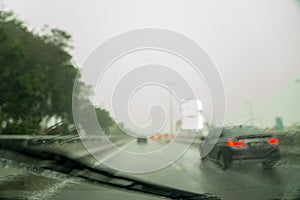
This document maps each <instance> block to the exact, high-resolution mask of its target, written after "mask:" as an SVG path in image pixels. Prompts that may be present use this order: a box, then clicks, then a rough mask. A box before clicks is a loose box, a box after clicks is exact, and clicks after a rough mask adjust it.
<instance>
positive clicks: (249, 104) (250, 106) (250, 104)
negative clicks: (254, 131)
mask: <svg viewBox="0 0 300 200" xmlns="http://www.w3.org/2000/svg"><path fill="white" fill-rule="evenodd" d="M247 105H248V106H249V113H250V120H251V125H252V126H253V120H254V118H253V107H252V103H251V102H250V101H248V102H247Z"/></svg>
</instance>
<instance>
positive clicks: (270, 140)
mask: <svg viewBox="0 0 300 200" xmlns="http://www.w3.org/2000/svg"><path fill="white" fill-rule="evenodd" d="M269 144H271V145H278V144H279V140H278V139H277V138H270V139H269Z"/></svg>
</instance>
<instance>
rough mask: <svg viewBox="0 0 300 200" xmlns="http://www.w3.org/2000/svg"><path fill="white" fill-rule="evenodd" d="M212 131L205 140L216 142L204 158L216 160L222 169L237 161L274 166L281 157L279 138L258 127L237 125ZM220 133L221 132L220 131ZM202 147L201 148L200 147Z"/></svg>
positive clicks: (265, 166) (267, 166) (266, 166)
mask: <svg viewBox="0 0 300 200" xmlns="http://www.w3.org/2000/svg"><path fill="white" fill-rule="evenodd" d="M219 131H221V134H220V136H218V134H217V132H218V131H217V129H214V130H212V131H210V133H209V134H208V136H207V138H206V139H205V142H207V143H215V146H214V147H213V148H212V150H211V151H210V152H209V153H208V154H207V155H206V156H205V157H203V158H202V160H203V161H204V160H205V159H206V158H209V159H212V160H214V161H216V162H217V163H218V164H219V165H220V167H221V168H222V169H227V168H228V167H229V166H230V165H232V164H233V163H234V162H236V161H246V160H248V161H254V162H260V163H262V164H263V166H264V168H272V167H273V165H274V164H275V163H276V161H278V160H279V159H280V151H279V140H278V139H277V138H275V137H273V136H272V135H270V134H266V133H264V132H263V131H262V130H260V129H258V128H252V127H242V126H237V127H233V128H230V129H226V128H224V129H222V130H220V129H219ZM219 133H220V132H219ZM200 149H201V148H200Z"/></svg>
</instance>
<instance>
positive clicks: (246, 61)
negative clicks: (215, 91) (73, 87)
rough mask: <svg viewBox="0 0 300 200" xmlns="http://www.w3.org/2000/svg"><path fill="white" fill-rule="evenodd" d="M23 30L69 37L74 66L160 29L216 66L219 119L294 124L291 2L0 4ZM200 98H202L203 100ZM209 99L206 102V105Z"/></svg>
mask: <svg viewBox="0 0 300 200" xmlns="http://www.w3.org/2000/svg"><path fill="white" fill-rule="evenodd" d="M0 2H1V3H2V5H3V6H2V7H4V8H5V9H6V10H13V11H15V12H16V13H17V15H18V16H19V17H21V18H22V19H25V21H26V22H27V23H28V24H29V25H30V27H32V28H34V29H37V30H39V29H40V28H41V27H43V25H44V24H47V25H49V26H50V27H57V28H60V29H63V30H66V31H67V32H69V33H70V34H71V35H72V36H73V45H74V47H75V48H74V50H73V52H72V54H73V56H74V59H75V61H76V63H77V65H78V66H79V67H80V66H81V65H82V63H83V62H84V60H85V59H86V58H87V57H88V55H89V54H90V53H91V52H92V51H93V50H94V49H95V48H96V47H97V46H99V45H100V44H101V43H102V42H104V41H105V40H107V39H109V38H110V37H112V36H114V35H117V34H119V33H122V32H124V31H129V30H133V29H138V28H144V27H150V28H163V29H169V30H174V31H177V32H179V33H182V34H184V35H186V36H188V37H190V38H191V39H193V40H194V41H196V42H197V43H198V44H200V45H201V46H202V47H203V48H204V49H205V50H206V51H207V53H208V55H209V56H210V57H211V58H212V59H213V61H214V62H215V64H216V66H217V68H218V70H219V72H220V74H221V76H222V79H223V82H224V86H225V91H226V110H227V117H226V121H227V122H230V121H233V122H236V123H241V122H243V121H245V120H247V119H249V118H250V114H249V113H250V111H249V109H250V106H249V104H246V102H251V104H252V108H253V115H254V117H255V118H258V119H259V123H260V124H263V125H271V124H273V118H274V117H275V116H276V115H280V116H283V117H284V120H285V121H286V123H288V122H293V121H294V122H295V121H300V112H299V111H300V104H299V103H298V102H300V97H299V90H300V84H296V83H295V81H294V80H295V79H296V78H299V77H300V76H299V75H300V66H299V65H300V37H299V36H300V5H299V3H298V2H297V1H296V0H251V1H250V0H249V1H243V0H242V1H241V0H227V1H217V0H206V1H201V0H190V1H183V0H182V1H175V0H164V1H161V0H151V1H150V0H148V1H146V0H127V1H124V0H114V1H111V0H101V1H99V0H94V1H92V0H76V1H74V0H59V1H58V0H43V1H41V0H22V1H16V0H2V1H1V0H0ZM205 98H206V97H205ZM207 101H209V100H207Z"/></svg>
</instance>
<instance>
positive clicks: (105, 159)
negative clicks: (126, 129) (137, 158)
mask: <svg viewBox="0 0 300 200" xmlns="http://www.w3.org/2000/svg"><path fill="white" fill-rule="evenodd" d="M134 142H135V140H133V141H131V142H129V143H127V144H125V145H122V146H121V148H120V147H119V148H118V149H117V150H116V151H114V152H112V153H111V154H109V155H107V156H105V157H104V158H102V159H101V162H100V161H97V162H95V164H94V166H95V167H97V166H99V165H101V164H103V163H104V162H106V161H108V160H109V159H111V158H112V157H114V156H116V155H117V154H119V153H120V152H121V151H122V150H123V149H124V148H126V147H128V146H129V145H131V144H133V143H134Z"/></svg>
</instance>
